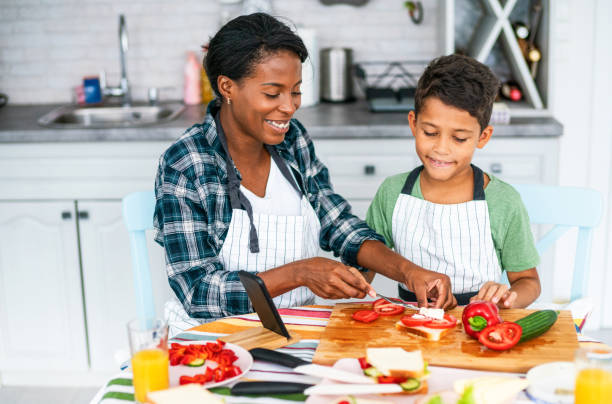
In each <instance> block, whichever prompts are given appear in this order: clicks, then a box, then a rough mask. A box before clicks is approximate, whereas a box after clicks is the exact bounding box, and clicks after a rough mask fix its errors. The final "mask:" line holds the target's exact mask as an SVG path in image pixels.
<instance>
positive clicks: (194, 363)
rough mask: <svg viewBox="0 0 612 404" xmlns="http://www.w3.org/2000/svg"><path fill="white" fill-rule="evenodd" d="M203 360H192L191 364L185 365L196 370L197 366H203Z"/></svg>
mask: <svg viewBox="0 0 612 404" xmlns="http://www.w3.org/2000/svg"><path fill="white" fill-rule="evenodd" d="M204 362H205V360H204V359H202V358H196V359H194V360H192V361H191V362H189V363H188V364H187V366H191V367H192V368H196V367H198V366H202V365H203V364H204Z"/></svg>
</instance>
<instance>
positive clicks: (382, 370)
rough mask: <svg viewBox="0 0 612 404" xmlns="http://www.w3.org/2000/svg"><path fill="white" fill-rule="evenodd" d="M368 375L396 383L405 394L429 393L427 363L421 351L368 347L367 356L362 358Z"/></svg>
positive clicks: (361, 362)
mask: <svg viewBox="0 0 612 404" xmlns="http://www.w3.org/2000/svg"><path fill="white" fill-rule="evenodd" d="M359 362H360V365H361V367H362V369H363V373H364V374H365V375H366V376H369V377H371V378H373V379H374V380H375V381H376V382H377V383H396V384H399V385H400V386H401V387H402V390H403V394H421V393H427V380H426V379H427V377H428V376H429V371H428V370H427V363H426V362H425V361H424V360H423V355H422V354H421V351H411V352H408V351H405V350H404V349H402V348H368V349H367V350H366V357H365V358H361V359H360V361H359Z"/></svg>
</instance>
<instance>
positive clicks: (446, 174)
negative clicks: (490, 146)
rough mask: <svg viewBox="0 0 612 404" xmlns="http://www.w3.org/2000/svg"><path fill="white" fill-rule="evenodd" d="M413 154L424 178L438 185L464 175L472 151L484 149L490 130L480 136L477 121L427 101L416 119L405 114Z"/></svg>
mask: <svg viewBox="0 0 612 404" xmlns="http://www.w3.org/2000/svg"><path fill="white" fill-rule="evenodd" d="M408 121H409V123H410V129H411V130H412V135H413V136H414V138H415V143H416V152H417V155H418V156H419V158H420V159H421V161H422V162H423V165H424V169H425V171H426V172H427V175H428V176H429V177H430V178H431V179H434V180H437V181H448V180H451V179H453V178H454V177H456V176H457V175H460V174H462V173H465V170H468V169H469V167H470V163H471V162H472V156H473V155H474V151H475V150H476V148H477V147H478V148H479V149H481V148H483V147H484V146H485V144H487V142H488V141H489V139H490V138H491V135H492V134H493V127H492V126H487V127H486V128H485V129H484V130H483V131H482V132H481V131H480V125H479V124H478V120H476V118H474V117H473V116H472V115H470V114H469V112H467V111H465V110H462V109H459V108H456V107H453V106H450V105H446V104H444V103H443V102H442V101H440V99H439V98H437V97H428V98H426V99H425V102H424V103H423V107H422V108H421V111H420V112H419V115H418V117H417V116H416V115H415V113H414V111H410V113H409V114H408Z"/></svg>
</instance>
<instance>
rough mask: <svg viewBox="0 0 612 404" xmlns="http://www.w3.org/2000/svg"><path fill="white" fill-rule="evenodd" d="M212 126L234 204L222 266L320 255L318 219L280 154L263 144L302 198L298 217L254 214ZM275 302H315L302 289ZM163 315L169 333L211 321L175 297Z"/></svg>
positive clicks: (268, 264)
mask: <svg viewBox="0 0 612 404" xmlns="http://www.w3.org/2000/svg"><path fill="white" fill-rule="evenodd" d="M216 123H217V131H218V135H219V139H220V140H221V144H222V145H223V148H224V149H225V154H226V156H227V160H226V162H227V174H228V183H229V185H228V187H229V195H230V203H231V205H232V220H231V221H230V224H229V228H228V232H227V235H226V237H225V241H224V242H223V247H222V248H221V251H220V253H219V259H220V260H221V262H222V264H223V266H224V268H225V269H226V270H227V271H241V270H243V271H249V272H262V271H266V270H268V269H272V268H276V267H279V266H282V265H285V264H288V263H290V262H294V261H298V260H301V259H306V258H312V257H316V256H317V255H318V254H319V232H320V230H321V224H320V222H319V218H318V217H317V214H316V212H315V211H314V209H313V208H312V205H310V202H308V199H306V197H305V196H304V194H303V192H302V191H301V190H300V188H299V187H298V185H297V184H296V181H295V179H294V177H293V175H292V174H291V172H290V171H289V169H288V167H287V165H286V164H285V162H284V161H283V159H282V158H281V157H280V155H279V154H278V152H277V151H276V150H275V149H274V148H272V147H269V146H266V148H267V150H268V152H269V153H270V156H271V158H272V159H273V160H274V163H276V165H277V166H278V168H279V170H280V172H281V173H282V174H283V176H284V177H285V178H286V179H287V181H289V183H290V184H291V185H292V186H293V188H294V189H295V191H296V192H298V193H299V195H301V201H300V205H301V206H300V208H301V215H300V216H280V215H269V214H258V213H256V212H253V210H252V208H251V204H250V202H249V201H248V199H247V197H246V196H245V195H244V194H243V193H242V191H240V180H239V179H238V178H237V175H236V172H235V170H233V167H234V162H233V160H232V158H231V156H230V154H229V151H228V149H227V144H226V141H225V135H224V133H223V129H222V127H221V123H220V122H219V120H218V119H216ZM273 300H274V303H275V304H276V306H277V307H295V306H303V305H307V304H313V303H314V294H313V293H312V292H311V291H310V289H308V288H307V287H305V286H301V287H298V288H296V289H293V290H291V291H289V292H287V293H283V294H282V295H280V296H277V297H275V298H274V299H273ZM165 316H166V319H167V320H168V324H169V326H170V334H171V335H175V334H176V333H177V332H180V331H182V330H185V329H187V328H191V327H195V326H197V325H200V324H202V323H203V322H206V321H212V320H214V319H207V320H205V319H196V318H191V317H189V315H188V314H187V312H186V311H185V309H184V308H183V305H182V304H181V303H180V302H179V301H178V299H176V297H173V299H171V300H170V301H168V302H166V305H165Z"/></svg>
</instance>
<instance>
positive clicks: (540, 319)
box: [515, 310, 558, 343]
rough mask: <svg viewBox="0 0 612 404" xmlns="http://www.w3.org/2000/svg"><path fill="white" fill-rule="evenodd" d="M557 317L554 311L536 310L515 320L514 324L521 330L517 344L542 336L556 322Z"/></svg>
mask: <svg viewBox="0 0 612 404" xmlns="http://www.w3.org/2000/svg"><path fill="white" fill-rule="evenodd" d="M557 317H558V316H557V312H556V311H554V310H538V311H536V312H534V313H531V314H530V315H528V316H525V317H523V318H521V319H519V320H516V321H515V323H516V324H518V325H520V326H521V328H522V329H523V333H522V334H521V339H520V340H519V343H520V342H524V341H528V340H530V339H532V338H535V337H538V336H540V335H542V334H544V333H545V332H546V331H548V329H549V328H550V327H552V326H553V324H554V323H555V322H556V321H557Z"/></svg>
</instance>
